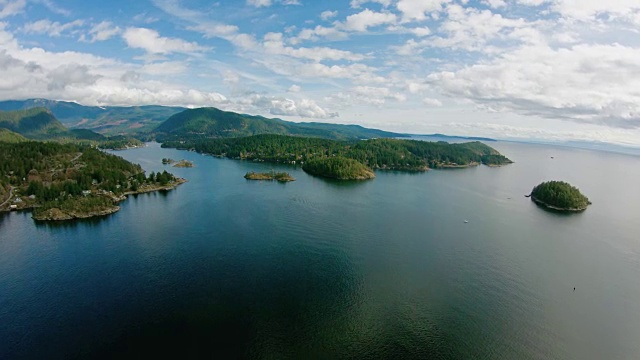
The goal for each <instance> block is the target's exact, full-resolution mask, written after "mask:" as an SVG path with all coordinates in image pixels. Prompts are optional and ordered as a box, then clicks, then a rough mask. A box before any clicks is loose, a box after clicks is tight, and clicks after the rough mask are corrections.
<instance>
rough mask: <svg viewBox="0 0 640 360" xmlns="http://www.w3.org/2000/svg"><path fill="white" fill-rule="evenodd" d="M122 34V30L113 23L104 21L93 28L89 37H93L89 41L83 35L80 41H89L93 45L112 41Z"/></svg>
mask: <svg viewBox="0 0 640 360" xmlns="http://www.w3.org/2000/svg"><path fill="white" fill-rule="evenodd" d="M121 32H122V30H121V29H120V28H119V27H118V26H115V25H114V24H113V23H112V22H110V21H103V22H101V23H98V24H95V25H94V26H93V27H91V30H89V35H90V36H91V38H90V39H89V40H87V39H86V36H85V35H82V37H81V38H80V40H82V41H88V42H91V43H94V42H96V41H105V40H109V39H111V38H112V37H114V36H116V35H119V34H120V33H121Z"/></svg>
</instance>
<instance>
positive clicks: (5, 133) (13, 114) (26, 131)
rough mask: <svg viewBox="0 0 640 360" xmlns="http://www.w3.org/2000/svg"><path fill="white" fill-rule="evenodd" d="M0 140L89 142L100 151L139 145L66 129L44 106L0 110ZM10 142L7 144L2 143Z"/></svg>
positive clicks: (133, 141)
mask: <svg viewBox="0 0 640 360" xmlns="http://www.w3.org/2000/svg"><path fill="white" fill-rule="evenodd" d="M0 131H2V132H0V139H5V138H6V139H12V140H14V141H11V142H20V141H21V140H26V139H25V138H27V139H31V140H54V141H60V142H69V141H73V142H77V141H82V142H84V143H87V142H89V143H92V144H94V145H99V146H101V147H103V148H124V147H127V146H130V145H140V142H139V141H137V140H134V139H129V138H126V137H123V136H114V137H109V138H107V137H105V136H103V135H101V134H98V133H96V132H93V131H91V130H88V129H71V130H69V129H67V128H66V127H64V125H62V123H61V122H60V121H58V119H56V117H55V116H53V114H52V113H51V111H49V110H48V109H45V108H43V107H38V108H32V109H27V110H15V111H0ZM5 142H9V141H5Z"/></svg>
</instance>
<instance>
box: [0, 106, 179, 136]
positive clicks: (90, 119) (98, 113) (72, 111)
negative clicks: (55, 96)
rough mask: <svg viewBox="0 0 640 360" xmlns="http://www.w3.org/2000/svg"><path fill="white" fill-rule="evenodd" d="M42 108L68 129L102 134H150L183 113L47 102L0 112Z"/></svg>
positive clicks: (159, 108)
mask: <svg viewBox="0 0 640 360" xmlns="http://www.w3.org/2000/svg"><path fill="white" fill-rule="evenodd" d="M33 107H44V108H47V109H49V110H50V111H51V113H52V114H53V115H54V116H55V117H56V118H57V119H58V120H60V122H62V123H63V124H64V125H66V126H67V127H72V128H83V129H91V130H94V131H97V132H100V133H103V134H120V133H133V132H138V131H144V130H147V131H148V130H151V129H153V128H155V127H156V126H157V125H158V124H160V123H162V122H163V121H165V120H166V119H167V118H169V117H170V116H171V115H174V114H176V113H178V112H180V111H183V110H185V108H182V107H170V106H155V105H150V106H131V107H128V106H106V107H100V106H84V105H80V104H77V103H74V102H67V101H56V100H46V99H29V100H9V101H0V110H3V111H13V110H26V109H30V108H33Z"/></svg>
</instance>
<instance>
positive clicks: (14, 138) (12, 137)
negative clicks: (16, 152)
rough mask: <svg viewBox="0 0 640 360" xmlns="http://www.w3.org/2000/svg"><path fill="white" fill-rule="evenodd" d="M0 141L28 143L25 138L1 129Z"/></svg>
mask: <svg viewBox="0 0 640 360" xmlns="http://www.w3.org/2000/svg"><path fill="white" fill-rule="evenodd" d="M0 141H1V142H6V143H19V142H24V141H28V139H27V138H25V137H24V136H22V135H20V134H17V133H14V132H13V131H11V130H8V129H0Z"/></svg>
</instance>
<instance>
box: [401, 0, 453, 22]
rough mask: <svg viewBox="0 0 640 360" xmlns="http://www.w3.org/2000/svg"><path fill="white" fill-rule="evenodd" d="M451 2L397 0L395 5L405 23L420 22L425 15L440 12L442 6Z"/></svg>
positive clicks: (444, 0) (438, 0)
mask: <svg viewBox="0 0 640 360" xmlns="http://www.w3.org/2000/svg"><path fill="white" fill-rule="evenodd" d="M450 2H451V0H399V1H398V3H397V4H396V7H397V8H398V10H399V11H400V12H401V13H402V18H403V19H404V20H406V21H411V20H416V21H422V20H425V19H426V18H427V13H431V12H439V11H442V9H443V6H444V4H447V3H450Z"/></svg>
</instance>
